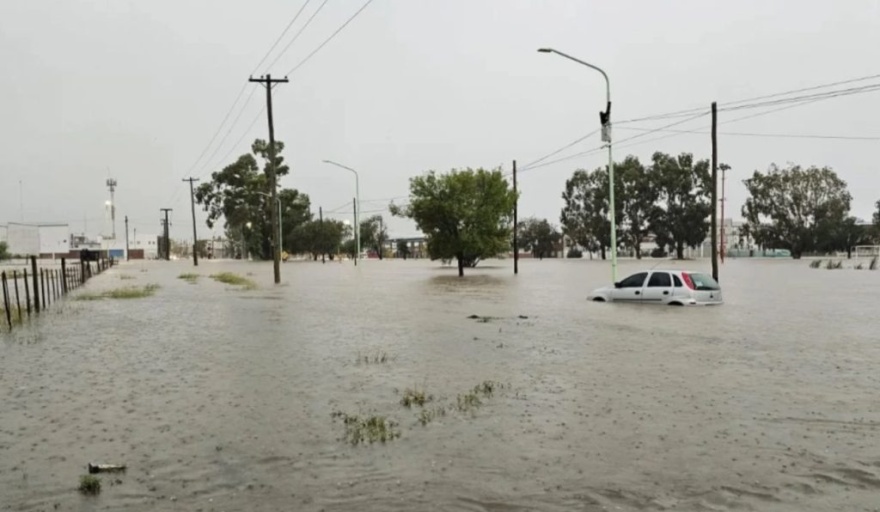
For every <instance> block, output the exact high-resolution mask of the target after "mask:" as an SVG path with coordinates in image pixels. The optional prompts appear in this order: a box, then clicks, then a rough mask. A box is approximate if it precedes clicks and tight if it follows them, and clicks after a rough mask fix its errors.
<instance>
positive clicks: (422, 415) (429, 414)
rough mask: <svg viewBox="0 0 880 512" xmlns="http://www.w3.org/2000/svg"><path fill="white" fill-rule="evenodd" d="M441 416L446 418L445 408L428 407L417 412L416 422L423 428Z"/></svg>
mask: <svg viewBox="0 0 880 512" xmlns="http://www.w3.org/2000/svg"><path fill="white" fill-rule="evenodd" d="M442 416H446V407H429V408H425V409H422V410H421V411H419V415H418V420H419V423H421V424H422V426H423V427H424V426H427V425H428V423H431V422H432V421H434V420H435V419H437V418H439V417H442Z"/></svg>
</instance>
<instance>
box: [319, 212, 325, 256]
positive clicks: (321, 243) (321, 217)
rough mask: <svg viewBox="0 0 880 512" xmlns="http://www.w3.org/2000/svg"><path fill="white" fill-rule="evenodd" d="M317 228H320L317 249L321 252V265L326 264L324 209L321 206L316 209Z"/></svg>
mask: <svg viewBox="0 0 880 512" xmlns="http://www.w3.org/2000/svg"><path fill="white" fill-rule="evenodd" d="M318 226H319V227H320V234H319V235H318V248H319V249H320V250H321V263H326V262H325V261H324V208H323V207H321V206H319V207H318Z"/></svg>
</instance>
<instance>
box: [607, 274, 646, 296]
mask: <svg viewBox="0 0 880 512" xmlns="http://www.w3.org/2000/svg"><path fill="white" fill-rule="evenodd" d="M647 277H648V273H647V272H639V273H638V274H633V275H631V276H629V277H627V278H626V279H624V280H622V281H619V282H618V283H617V284H615V285H614V290H613V291H612V292H611V300H613V301H620V302H641V301H642V289H643V288H644V286H645V279H646V278H647Z"/></svg>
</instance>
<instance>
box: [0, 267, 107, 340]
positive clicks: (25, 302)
mask: <svg viewBox="0 0 880 512" xmlns="http://www.w3.org/2000/svg"><path fill="white" fill-rule="evenodd" d="M69 263H70V264H68V261H67V260H66V258H61V267H60V268H58V267H54V268H47V267H39V266H38V265H37V258H36V257H35V256H32V257H31V258H30V265H29V267H30V268H28V266H25V267H24V268H23V269H21V270H20V271H19V269H16V268H13V269H11V270H3V271H2V272H0V295H2V296H3V298H2V302H0V326H3V325H5V326H6V327H7V328H8V330H9V331H12V328H13V327H14V326H16V325H21V324H23V323H24V322H25V320H30V319H31V318H32V317H34V316H36V315H39V314H40V312H41V311H45V310H46V309H48V308H49V307H50V306H52V304H55V303H56V302H58V300H59V299H62V298H63V297H64V296H65V295H67V294H68V293H70V292H71V291H72V290H75V289H77V288H79V287H80V286H82V285H83V284H85V283H86V281H88V280H89V278H91V277H93V276H96V275H98V274H100V273H101V272H103V271H105V270H107V269H108V268H110V267H111V266H113V263H114V262H113V260H112V259H109V260H108V259H103V258H98V259H95V260H94V261H85V260H73V261H71V262H69Z"/></svg>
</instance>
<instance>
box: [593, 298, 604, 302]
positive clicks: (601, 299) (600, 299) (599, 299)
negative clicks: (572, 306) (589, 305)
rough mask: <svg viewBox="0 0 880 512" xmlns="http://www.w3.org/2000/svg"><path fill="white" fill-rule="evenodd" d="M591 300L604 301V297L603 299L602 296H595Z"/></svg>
mask: <svg viewBox="0 0 880 512" xmlns="http://www.w3.org/2000/svg"><path fill="white" fill-rule="evenodd" d="M593 302H605V299H603V298H602V297H595V298H594V299H593Z"/></svg>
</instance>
